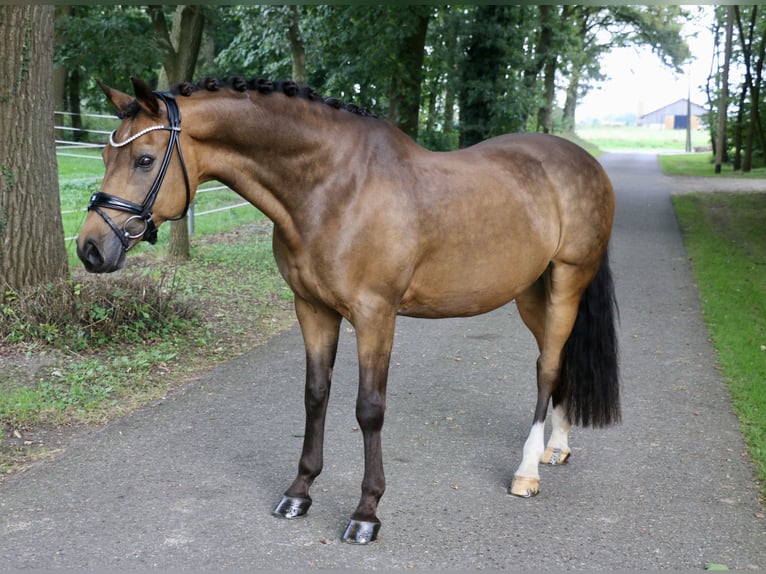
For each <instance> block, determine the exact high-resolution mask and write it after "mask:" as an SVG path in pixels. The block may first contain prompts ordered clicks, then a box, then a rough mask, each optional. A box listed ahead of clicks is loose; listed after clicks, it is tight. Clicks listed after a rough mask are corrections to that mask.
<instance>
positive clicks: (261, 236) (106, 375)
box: [0, 151, 294, 477]
mask: <svg viewBox="0 0 766 574" xmlns="http://www.w3.org/2000/svg"><path fill="white" fill-rule="evenodd" d="M76 153H78V154H80V153H89V154H90V155H92V156H93V157H94V158H97V159H82V158H69V157H60V158H59V161H58V164H59V187H60V191H61V204H62V209H63V210H72V211H73V213H68V214H65V215H64V225H65V234H66V236H73V235H76V233H77V232H78V231H79V228H80V226H81V225H82V221H83V219H84V217H85V211H84V208H85V206H86V205H87V202H88V199H89V197H90V194H91V193H93V192H94V191H97V190H98V189H99V186H100V183H101V178H102V177H103V171H104V168H103V162H102V161H101V160H100V154H99V153H96V152H80V151H78V152H76ZM197 197H198V199H197V201H196V203H197V205H196V207H197V210H198V211H205V210H209V209H215V208H217V207H220V206H223V205H230V204H232V203H238V202H241V201H242V200H241V198H239V197H238V196H237V195H236V194H234V193H233V192H231V191H229V190H226V191H213V192H206V193H202V194H200V195H198V196H197ZM168 227H169V226H167V225H165V226H163V227H162V228H161V229H160V234H159V241H158V243H157V245H155V246H150V245H147V244H141V245H140V246H138V247H136V248H135V249H133V250H132V251H131V254H130V257H129V258H128V264H127V266H126V268H125V269H124V270H122V271H119V272H117V273H114V274H110V275H105V276H104V275H102V276H92V275H88V274H86V273H85V272H84V271H83V270H82V268H81V264H80V263H79V261H78V260H77V259H76V255H75V253H74V241H69V242H68V245H67V247H68V251H69V255H70V267H71V269H72V277H71V278H70V279H68V280H67V281H64V282H62V283H61V284H58V285H49V286H44V287H43V288H40V289H37V290H35V291H34V292H30V293H5V294H2V293H0V360H2V362H3V369H0V477H1V476H2V475H3V474H4V473H6V472H10V471H12V470H13V469H15V468H18V467H20V466H24V465H25V464H26V463H28V462H29V461H30V460H34V459H35V458H38V457H40V456H44V455H45V453H46V452H47V451H48V450H49V449H50V448H52V446H51V445H48V444H47V443H46V440H47V439H45V438H44V437H46V436H49V434H48V435H46V433H45V432H44V431H46V430H49V429H50V428H55V429H57V433H61V432H65V429H68V428H73V427H78V426H81V425H87V424H93V423H101V422H104V421H106V420H109V419H112V418H114V417H117V416H121V415H122V414H124V413H127V412H130V411H131V410H133V409H135V408H136V407H138V406H141V405H143V404H146V403H147V402H148V401H151V400H154V399H157V398H159V397H162V396H164V394H166V393H167V392H168V391H169V390H171V389H173V388H175V387H177V386H178V385H180V384H182V383H183V382H184V381H185V380H186V379H187V378H188V377H189V376H191V375H193V374H194V373H196V372H199V371H200V370H206V369H209V368H211V367H212V366H214V365H215V364H217V363H219V362H221V361H225V360H228V359H230V358H232V357H233V356H236V355H237V354H239V353H241V352H244V351H246V350H249V349H251V348H252V347H253V346H255V345H257V344H260V343H262V342H263V341H265V340H267V339H268V338H269V337H270V336H272V335H273V334H275V333H277V332H279V331H280V330H282V329H284V328H286V327H288V326H289V325H291V324H293V322H294V313H293V311H292V294H291V292H290V291H289V289H288V288H287V286H286V285H285V283H284V281H283V279H282V278H281V276H280V275H279V272H278V270H277V267H276V263H275V261H274V256H273V254H272V251H271V232H270V229H271V228H270V223H269V222H268V220H266V218H265V216H264V215H263V214H262V213H260V212H259V211H258V210H257V209H255V208H254V207H252V206H247V207H240V208H236V209H233V210H229V211H223V212H219V213H215V214H210V215H204V216H199V217H197V218H196V230H195V234H194V235H193V236H192V259H191V261H190V262H187V263H179V262H176V263H173V264H170V263H168V262H167V261H166V260H165V259H164V254H165V251H166V247H167V242H168V229H167V228H168ZM62 429H63V430H62Z"/></svg>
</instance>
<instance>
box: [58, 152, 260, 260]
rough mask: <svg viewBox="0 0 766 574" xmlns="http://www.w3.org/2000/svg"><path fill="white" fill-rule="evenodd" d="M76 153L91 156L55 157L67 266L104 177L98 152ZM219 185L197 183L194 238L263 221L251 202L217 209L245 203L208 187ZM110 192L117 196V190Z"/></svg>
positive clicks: (163, 243) (162, 244) (165, 232)
mask: <svg viewBox="0 0 766 574" xmlns="http://www.w3.org/2000/svg"><path fill="white" fill-rule="evenodd" d="M73 153H76V154H77V155H87V156H91V157H92V159H85V158H81V157H78V158H73V157H67V156H59V157H58V170H59V195H60V198H61V210H62V213H63V223H64V237H66V238H67V241H66V246H67V253H68V254H69V262H70V266H72V267H75V266H77V265H79V262H78V260H77V257H76V254H75V242H74V237H76V236H77V233H78V232H79V230H80V227H82V223H83V221H84V219H85V215H86V207H87V205H88V200H89V199H90V196H91V194H93V193H94V192H96V191H98V190H99V189H100V187H101V180H102V178H103V177H104V163H103V161H102V160H101V152H100V151H95V150H89V151H80V150H78V151H77V152H73ZM220 187H222V186H221V184H220V183H218V182H209V183H206V184H203V185H202V186H200V189H199V190H198V191H197V196H196V197H195V200H194V210H195V211H196V213H201V214H202V215H198V216H196V217H195V219H194V234H195V236H197V237H202V236H206V235H210V234H213V233H219V232H221V231H227V230H229V229H234V228H235V227H238V226H240V225H249V224H254V223H257V222H259V221H262V220H264V218H265V216H264V215H263V214H262V213H261V212H260V211H258V210H257V209H255V208H254V207H252V206H251V205H249V204H248V205H246V206H240V207H236V208H234V209H230V210H223V211H217V212H213V213H205V212H210V211H211V210H216V209H220V208H223V207H226V206H230V205H236V204H241V203H244V200H243V199H242V198H241V197H239V196H238V195H237V194H235V193H234V192H233V191H231V190H229V189H223V190H220V189H219V190H212V191H210V189H211V188H220ZM112 193H114V194H116V195H119V193H118V192H117V191H114V190H112ZM169 232H170V226H169V225H164V226H162V227H160V231H159V235H158V241H157V245H156V246H154V247H153V248H149V249H153V251H155V252H156V251H158V249H159V250H160V251H163V250H164V249H165V248H166V247H167V243H168V236H169ZM146 250H147V246H146V244H139V245H138V246H136V248H134V249H133V253H142V252H145V251H146Z"/></svg>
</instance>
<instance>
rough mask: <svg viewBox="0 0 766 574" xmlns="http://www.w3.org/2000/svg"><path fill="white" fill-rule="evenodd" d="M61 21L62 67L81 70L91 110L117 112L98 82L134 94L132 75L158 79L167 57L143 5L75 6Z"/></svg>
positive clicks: (58, 62)
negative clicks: (161, 66) (108, 102)
mask: <svg viewBox="0 0 766 574" xmlns="http://www.w3.org/2000/svg"><path fill="white" fill-rule="evenodd" d="M68 9H69V14H68V15H66V16H63V17H59V18H58V19H57V22H56V56H55V64H56V66H60V67H63V68H65V69H67V70H68V71H69V72H71V71H73V70H77V71H78V72H79V74H80V76H81V77H82V78H85V79H86V80H87V81H86V83H85V85H83V86H82V94H83V96H84V97H85V99H86V100H87V107H88V109H89V110H91V111H100V112H105V111H111V107H110V106H109V105H108V104H107V102H106V100H105V98H104V97H103V94H102V93H101V91H100V90H99V89H98V87H97V86H96V83H95V79H96V78H98V79H100V80H102V81H104V82H105V83H106V84H108V85H110V86H112V87H115V88H118V89H121V90H124V91H128V90H129V89H130V85H131V84H130V76H131V75H134V76H141V77H143V78H146V79H151V78H154V77H156V76H157V73H158V71H159V68H160V65H161V63H162V59H163V51H162V47H161V45H160V43H159V42H158V41H157V40H156V39H155V37H154V32H153V30H152V25H151V20H150V19H149V17H148V16H147V14H146V13H145V12H144V10H143V9H141V8H140V7H138V6H128V5H115V6H103V5H93V6H90V5H88V6H71V7H69V8H68Z"/></svg>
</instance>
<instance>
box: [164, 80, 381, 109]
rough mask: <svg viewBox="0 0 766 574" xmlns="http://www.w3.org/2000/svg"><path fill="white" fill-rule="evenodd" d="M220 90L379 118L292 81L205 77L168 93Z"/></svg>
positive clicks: (174, 87)
mask: <svg viewBox="0 0 766 574" xmlns="http://www.w3.org/2000/svg"><path fill="white" fill-rule="evenodd" d="M221 88H231V89H232V90H235V91H237V92H246V91H248V90H253V91H257V92H259V93H261V94H272V93H274V92H278V93H282V94H285V95H286V96H289V97H299V98H304V99H307V100H309V101H312V102H322V103H324V104H326V105H328V106H330V107H333V108H335V109H344V110H346V111H349V112H351V113H354V114H358V115H360V116H364V117H372V118H378V117H379V116H378V115H377V114H374V113H372V112H371V111H370V110H368V109H367V108H363V107H360V106H357V105H356V104H352V103H344V102H343V101H342V100H340V99H338V98H325V97H322V95H321V94H319V92H317V91H316V90H314V89H313V88H310V87H308V86H300V85H298V84H296V83H295V82H293V81H292V80H282V81H277V82H273V81H271V80H268V79H266V78H252V79H250V80H245V79H244V78H242V77H240V76H229V77H227V78H225V79H223V80H221V79H219V78H214V77H207V78H205V79H203V80H200V81H199V82H197V83H192V82H182V83H180V84H177V85H175V86H173V87H172V88H171V89H170V93H172V94H173V95H181V96H190V95H192V94H193V93H194V92H197V91H201V90H205V91H208V92H216V91H218V90H220V89H221Z"/></svg>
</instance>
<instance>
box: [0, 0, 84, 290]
mask: <svg viewBox="0 0 766 574" xmlns="http://www.w3.org/2000/svg"><path fill="white" fill-rule="evenodd" d="M53 22H54V7H53V6H37V5H32V6H30V5H12V6H0V54H2V58H0V77H1V78H3V82H2V84H0V134H2V143H1V144H0V146H1V147H0V288H1V289H3V290H6V289H13V290H20V289H23V288H26V287H31V286H35V285H41V284H44V283H47V282H49V281H53V280H56V279H60V278H64V277H66V276H67V274H68V272H69V265H68V263H67V254H66V248H65V246H64V228H63V226H62V222H61V204H60V201H59V186H58V173H57V168H56V149H55V144H54V133H53V131H54V130H53V93H52V85H51V77H52V75H53Z"/></svg>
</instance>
